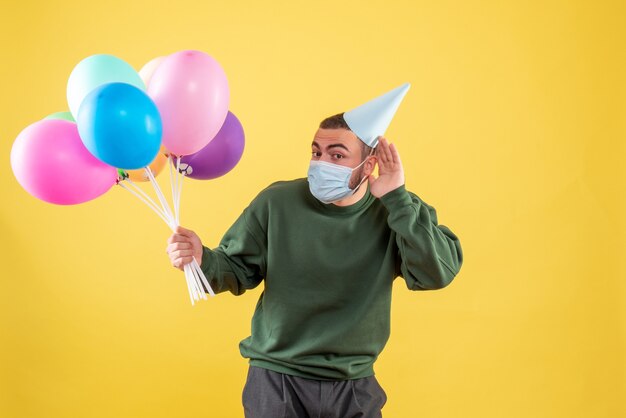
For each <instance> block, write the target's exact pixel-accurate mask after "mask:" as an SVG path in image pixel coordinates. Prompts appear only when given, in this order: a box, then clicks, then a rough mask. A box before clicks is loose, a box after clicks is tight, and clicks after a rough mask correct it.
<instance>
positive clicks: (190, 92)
mask: <svg viewBox="0 0 626 418" xmlns="http://www.w3.org/2000/svg"><path fill="white" fill-rule="evenodd" d="M148 95H149V96H150V97H151V98H152V100H154V102H155V103H156V105H157V107H158V109H159V112H160V113H161V121H162V122H163V145H164V146H165V148H167V149H168V150H169V151H170V152H172V153H173V154H174V155H189V154H194V153H196V152H198V151H200V150H201V149H202V148H204V147H205V145H207V144H208V143H209V142H210V141H211V140H212V139H213V138H214V137H215V135H217V133H218V132H219V130H220V128H221V127H222V124H223V123H224V120H225V119H226V115H227V114H228V105H229V102H230V92H229V89H228V80H227V79H226V74H225V73H224V70H223V69H222V67H221V66H220V64H219V63H218V62H217V61H216V60H215V59H213V58H212V57H210V56H209V55H207V54H205V53H204V52H200V51H180V52H175V53H173V54H171V55H168V56H167V57H165V59H163V61H161V62H160V63H159V66H158V67H157V69H156V70H155V72H154V74H153V75H152V78H151V79H150V85H149V86H148Z"/></svg>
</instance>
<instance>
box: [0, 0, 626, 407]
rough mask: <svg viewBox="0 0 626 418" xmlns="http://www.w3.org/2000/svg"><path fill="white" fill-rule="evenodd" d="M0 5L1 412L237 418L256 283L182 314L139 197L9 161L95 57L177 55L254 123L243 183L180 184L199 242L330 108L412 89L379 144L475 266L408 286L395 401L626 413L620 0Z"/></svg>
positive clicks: (396, 351)
mask: <svg viewBox="0 0 626 418" xmlns="http://www.w3.org/2000/svg"><path fill="white" fill-rule="evenodd" d="M1 4H2V6H1V13H0V16H1V17H0V35H1V37H0V47H1V53H2V59H1V64H0V65H1V66H0V71H1V72H0V83H1V84H0V92H1V97H0V121H1V123H0V146H1V150H0V152H1V154H2V156H3V164H2V165H1V167H0V170H1V176H0V182H1V183H0V184H1V186H2V205H0V228H1V231H2V232H1V233H2V247H1V251H0V254H1V257H2V259H1V263H0V265H1V267H0V268H1V270H0V271H1V273H0V274H1V279H0V321H1V322H0V326H1V334H0V338H1V341H0V416H3V417H173V416H180V417H197V416H210V417H241V416H243V412H242V408H241V390H242V388H243V384H244V381H245V376H246V371H247V363H246V360H244V359H243V358H241V356H240V354H239V350H238V343H239V341H240V340H242V339H243V338H245V337H246V336H247V335H248V334H249V331H250V318H251V315H252V313H253V310H254V306H255V304H256V301H257V298H258V296H259V294H260V292H261V290H262V286H260V287H258V288H257V289H255V290H254V291H250V292H248V293H246V294H244V295H243V296H242V297H238V298H237V297H234V296H232V295H231V294H230V293H225V294H221V295H218V297H216V298H214V299H211V300H209V301H208V302H201V303H199V304H197V305H196V306H194V307H191V305H190V302H189V297H188V294H187V289H186V286H185V284H184V280H183V275H182V273H180V272H179V271H178V270H175V269H173V268H172V267H171V266H170V265H169V262H168V258H167V256H166V254H165V245H166V239H167V237H168V236H169V231H168V229H167V228H166V227H165V225H164V224H162V223H161V221H160V220H159V219H158V218H157V217H156V216H155V215H154V214H153V213H152V212H150V211H149V209H148V208H147V207H145V206H143V204H141V203H140V202H139V201H137V200H136V199H135V198H134V197H132V196H131V195H129V194H128V193H126V192H125V191H124V190H121V189H120V188H117V187H115V188H113V189H112V190H110V192H108V193H107V194H105V195H104V196H102V197H100V198H98V199H96V200H94V201H91V202H89V203H86V204H83V205H78V206H72V207H61V206H54V205H50V204H47V203H44V202H41V201H38V200H37V199H35V198H33V197H31V196H30V195H28V194H27V193H26V192H25V191H24V190H23V189H22V188H21V187H20V186H19V185H18V183H17V181H16V180H15V178H14V177H13V174H12V172H11V169H10V164H9V154H10V149H11V145H12V142H13V140H14V139H15V137H16V136H17V135H18V133H19V132H20V131H21V130H22V129H23V128H25V127H26V126H27V125H29V124H30V123H33V122H35V121H36V120H38V119H40V118H43V117H44V116H46V115H48V114H50V113H52V112H57V111H63V110H66V109H67V104H66V99H65V88H66V82H67V78H68V77H69V74H70V72H71V70H72V68H73V67H74V66H75V65H76V64H77V63H78V62H79V61H80V60H81V59H83V58H85V57H87V56H89V55H92V54H96V53H110V54H114V55H117V56H119V57H120V58H122V59H124V60H126V61H128V62H129V63H131V64H132V65H133V66H135V68H137V69H139V68H140V67H141V66H142V65H143V64H144V63H146V62H148V61H149V60H150V59H151V58H153V57H156V56H159V55H165V54H169V53H172V52H175V51H178V50H182V49H199V50H202V51H205V52H207V53H209V54H210V55H212V56H213V57H215V58H216V59H217V60H218V61H219V62H220V63H221V64H222V66H223V67H224V69H225V71H226V74H227V75H228V78H229V83H230V89H231V97H232V100H231V106H230V109H231V110H232V111H233V112H234V113H235V114H236V115H237V116H238V117H239V118H240V120H241V121H242V123H243V126H244V128H245V131H246V135H247V145H246V150H245V153H244V156H243V159H242V160H241V162H240V164H239V165H238V166H237V167H236V168H235V169H234V170H233V171H232V172H231V173H230V174H228V175H227V176H225V177H222V178H220V179H218V180H214V181H208V182H199V181H193V180H187V181H186V182H185V186H184V190H183V199H182V209H181V210H182V223H183V224H184V225H186V226H188V227H189V228H192V229H194V230H196V231H197V232H198V233H199V235H200V236H201V237H202V239H203V242H204V243H205V244H207V245H209V246H215V245H217V243H218V242H219V239H220V238H221V236H222V234H223V233H224V231H225V230H226V228H227V227H228V226H229V225H230V224H231V223H232V222H233V221H234V220H235V218H236V217H237V216H238V215H239V213H240V212H241V211H242V210H243V208H244V207H245V206H246V205H247V204H248V202H249V201H250V200H251V199H252V198H253V197H254V196H255V195H256V193H258V191H260V190H261V189H262V188H263V187H265V186H266V185H268V184H269V183H270V182H272V181H275V180H278V179H291V178H295V177H302V176H305V175H306V169H307V163H308V159H309V157H310V154H309V152H310V146H309V144H310V141H311V139H312V135H313V133H314V132H315V129H316V127H317V125H318V123H319V122H320V120H321V119H323V118H324V117H326V116H328V115H331V114H334V113H337V112H340V111H344V110H349V109H350V108H352V107H356V106H358V105H360V104H362V103H364V102H365V101H367V100H369V99H371V98H373V97H375V96H378V95H380V94H382V93H384V92H386V91H388V90H390V89H392V88H394V87H396V86H398V85H400V84H402V83H404V82H410V83H412V88H411V90H410V91H409V93H408V94H407V96H406V98H405V100H404V102H403V103H402V105H401V106H400V109H399V111H398V113H397V114H396V117H395V119H394V121H393V122H392V124H391V126H390V128H389V130H388V132H387V137H388V138H389V139H390V140H391V141H392V142H395V143H396V145H397V147H398V149H399V151H400V153H401V156H402V159H403V162H404V165H405V170H406V175H407V186H408V188H409V189H410V190H412V191H413V192H415V193H416V194H418V195H419V196H420V197H422V198H423V199H424V200H425V201H426V202H428V203H429V204H431V205H433V206H434V207H435V208H436V209H437V211H438V216H439V221H440V223H441V224H444V225H447V226H449V227H450V228H451V229H452V230H453V231H454V232H455V233H457V234H458V236H459V238H460V240H461V243H462V246H463V250H464V255H465V261H464V265H463V267H462V270H461V272H460V274H459V275H458V276H457V278H456V279H455V281H454V282H453V284H452V285H450V286H449V287H448V288H446V289H444V290H440V291H434V292H409V291H408V290H407V289H406V286H405V284H404V282H403V281H402V280H401V279H399V280H397V281H396V283H395V288H394V301H393V308H392V333H391V339H390V341H389V343H388V345H387V347H386V348H385V351H384V352H383V353H382V355H381V356H380V358H379V360H378V362H377V363H376V373H377V377H378V379H379V381H380V382H381V384H382V385H383V387H384V388H385V390H386V391H387V394H388V397H389V401H388V403H387V405H386V406H385V408H384V409H383V412H384V414H385V416H387V417H429V418H435V417H482V418H486V417H520V418H521V417H524V418H526V417H568V418H571V417H607V418H608V417H619V416H626V402H625V401H624V397H625V395H626V354H625V353H626V351H625V350H626V330H625V327H626V306H625V302H626V285H625V283H624V280H625V279H626V267H625V264H624V258H625V255H626V254H625V248H626V242H625V239H626V223H625V221H624V213H625V211H626V197H625V192H626V187H625V185H626V181H625V179H626V170H625V168H624V166H625V165H624V157H625V156H626V146H625V145H624V144H625V141H626V122H625V119H626V104H625V97H626V91H625V90H626V89H625V83H624V77H625V76H626V58H625V56H626V47H625V44H624V41H625V39H626V29H625V28H626V25H624V22H625V21H626V6H625V3H624V2H622V1H615V2H609V1H586V2H585V1H571V0H569V1H530V2H529V1H517V2H507V1H403V2H400V1H396V2H390V1H387V2H382V1H372V2H362V1H334V2H326V1H324V2H319V1H316V2H301V3H300V2H293V1H282V2H272V3H269V2H268V3H262V2H246V3H244V2H236V1H220V2H200V1H197V2H190V1H184V0H178V1H143V2H133V3H130V2H127V1H118V0H114V1H101V2H85V1H65V2H34V1H31V2H24V1H23V2H17V1H13V2H9V1H7V0H2V3H1ZM77 175H80V173H77ZM158 179H159V181H160V182H161V185H162V186H163V187H164V188H166V189H167V188H168V187H169V182H168V179H167V177H166V176H163V175H162V176H160V177H159V178H158ZM146 190H148V189H146ZM302 238H303V239H314V237H302Z"/></svg>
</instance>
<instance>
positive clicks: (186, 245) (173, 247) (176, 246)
mask: <svg viewBox="0 0 626 418" xmlns="http://www.w3.org/2000/svg"><path fill="white" fill-rule="evenodd" d="M192 249H193V244H192V243H190V242H172V243H170V244H168V245H167V247H166V248H165V252H167V253H168V254H171V253H172V252H174V251H178V250H192Z"/></svg>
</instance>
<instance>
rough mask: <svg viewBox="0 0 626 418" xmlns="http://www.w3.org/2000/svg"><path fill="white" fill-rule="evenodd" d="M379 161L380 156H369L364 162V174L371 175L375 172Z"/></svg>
mask: <svg viewBox="0 0 626 418" xmlns="http://www.w3.org/2000/svg"><path fill="white" fill-rule="evenodd" d="M377 163H378V158H377V157H376V156H375V155H370V156H368V157H367V161H365V164H363V175H364V176H370V175H371V174H372V173H373V172H374V168H376V164H377Z"/></svg>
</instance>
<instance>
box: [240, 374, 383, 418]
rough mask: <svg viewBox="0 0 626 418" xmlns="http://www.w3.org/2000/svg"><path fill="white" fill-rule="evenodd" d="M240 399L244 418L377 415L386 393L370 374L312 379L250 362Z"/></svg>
mask: <svg viewBox="0 0 626 418" xmlns="http://www.w3.org/2000/svg"><path fill="white" fill-rule="evenodd" d="M242 401H243V409H244V412H245V416H246V418H335V417H336V418H357V417H358V418H375V417H377V418H378V417H382V414H381V409H382V407H383V405H385V403H386V402H387V395H386V394H385V391H384V390H383V388H382V387H381V386H380V385H379V384H378V381H377V380H376V378H375V377H374V376H368V377H364V378H361V379H353V380H337V381H325V380H312V379H304V378H302V377H297V376H291V375H288V374H283V373H278V372H275V371H272V370H268V369H264V368H261V367H255V366H250V367H249V369H248V377H247V379H246V384H245V386H244V388H243V394H242Z"/></svg>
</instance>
